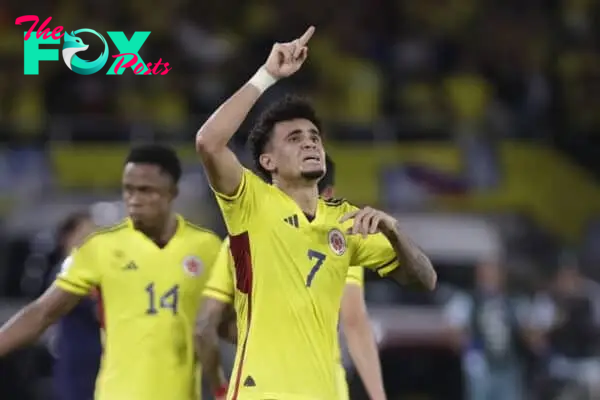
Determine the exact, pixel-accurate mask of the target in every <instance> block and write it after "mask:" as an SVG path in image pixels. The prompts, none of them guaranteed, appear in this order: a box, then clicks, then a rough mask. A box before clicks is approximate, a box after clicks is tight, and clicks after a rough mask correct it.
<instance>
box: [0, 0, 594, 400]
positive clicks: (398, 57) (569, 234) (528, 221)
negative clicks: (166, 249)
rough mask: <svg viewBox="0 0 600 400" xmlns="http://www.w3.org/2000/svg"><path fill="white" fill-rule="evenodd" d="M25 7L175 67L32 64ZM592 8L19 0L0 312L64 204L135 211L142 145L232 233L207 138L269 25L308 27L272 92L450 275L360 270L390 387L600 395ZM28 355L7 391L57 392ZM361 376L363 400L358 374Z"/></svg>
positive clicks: (448, 1) (494, 0) (356, 194)
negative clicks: (139, 34) (315, 124)
mask: <svg viewBox="0 0 600 400" xmlns="http://www.w3.org/2000/svg"><path fill="white" fill-rule="evenodd" d="M26 14H35V15H38V16H39V17H40V19H41V20H44V19H45V18H46V17H47V16H52V17H53V20H52V22H51V23H50V25H49V26H50V27H54V26H57V25H63V26H65V27H66V29H67V30H69V31H70V30H75V29H79V28H92V29H96V30H98V31H99V32H105V31H110V30H122V31H125V32H126V34H128V35H129V34H131V33H133V32H134V31H151V32H152V33H151V35H150V37H149V39H148V40H147V42H146V43H145V45H144V46H143V48H142V51H141V52H140V54H141V55H142V57H143V58H144V60H145V61H146V62H156V61H157V60H158V59H162V60H163V61H167V62H169V63H170V65H171V66H172V68H173V69H172V71H170V72H169V73H168V74H167V75H164V76H152V77H138V76H134V75H133V74H132V73H130V72H129V71H127V72H125V73H124V74H123V75H122V76H105V73H104V72H103V71H104V70H103V71H101V72H99V73H97V74H94V75H90V76H83V75H77V74H75V73H73V72H71V71H69V70H68V69H67V68H65V66H64V65H63V63H62V62H42V63H41V64H40V74H39V75H38V76H33V75H28V76H25V75H24V74H23V31H24V30H26V29H28V26H26V27H17V26H15V25H14V20H15V19H16V18H17V17H18V16H21V15H26ZM599 16H600V3H598V2H596V1H593V0H529V1H516V0H502V1H499V0H479V1H477V0H371V1H369V2H367V1H357V0H355V1H347V2H344V3H343V4H342V3H340V2H336V1H332V0H319V1H317V0H305V1H302V2H291V1H273V0H255V1H252V2H246V3H243V2H239V1H232V0H220V1H208V2H207V1H195V2H194V1H183V0H172V1H161V0H155V1H142V0H128V1H115V0H102V1H95V0H85V1H79V2H77V1H72V0H46V1H37V0H30V1H27V2H19V1H16V0H4V1H3V2H1V3H0V61H1V62H0V141H1V142H2V146H3V147H2V149H1V150H0V187H1V188H2V193H1V195H0V211H1V216H2V230H1V233H0V234H1V237H2V242H3V243H2V247H3V251H2V257H0V259H2V260H1V261H0V262H1V263H2V269H0V271H1V273H0V296H5V297H6V299H7V300H6V301H5V302H2V301H0V304H3V305H2V306H1V307H0V309H3V310H4V309H5V308H6V310H4V311H3V314H0V317H2V318H4V317H5V316H6V314H10V313H11V312H12V311H14V308H13V306H14V305H15V304H17V305H18V304H20V303H19V302H20V301H22V300H23V299H27V298H29V297H32V296H36V295H37V294H38V293H39V290H40V289H41V286H40V285H41V283H40V282H42V281H43V280H44V276H45V274H46V273H47V271H48V270H49V269H50V267H49V266H51V265H52V263H53V262H56V261H57V260H56V254H55V252H54V250H55V243H54V242H53V235H54V231H53V229H54V224H55V223H56V222H57V221H59V220H60V219H61V218H63V217H64V216H65V215H66V214H67V213H68V212H69V211H71V210H73V209H74V208H76V207H80V206H83V205H93V207H92V211H93V213H94V215H95V217H96V219H97V220H98V222H99V223H100V224H105V223H110V222H113V221H114V220H116V219H118V218H119V217H120V216H121V215H122V211H121V209H120V208H119V202H118V198H119V196H118V189H119V180H120V171H121V165H122V164H121V163H122V158H123V155H124V154H125V150H124V149H126V148H127V146H128V145H129V143H131V142H136V141H144V140H160V141H167V142H170V143H172V144H174V145H175V146H177V148H178V149H181V154H182V157H183V158H184V159H185V160H186V175H185V176H184V179H183V182H182V196H181V199H180V208H181V210H182V212H183V213H184V214H185V215H186V216H189V217H190V218H192V219H193V220H196V221H197V222H199V223H201V224H203V225H207V226H209V227H211V228H212V229H215V230H216V231H217V232H219V233H221V234H224V233H225V232H224V229H223V226H222V224H221V221H220V217H219V216H218V211H217V209H216V208H215V206H214V203H213V202H212V198H211V196H210V193H209V191H208V189H207V185H206V182H205V179H204V177H203V174H202V171H201V168H200V167H199V165H198V163H197V161H196V160H195V159H194V155H193V148H192V137H193V136H194V133H195V131H196V129H197V128H198V127H199V125H200V124H201V122H202V121H204V119H205V118H206V116H207V114H208V113H210V112H212V110H214V109H215V108H216V107H217V106H218V105H219V103H220V102H222V101H223V100H224V99H225V98H226V97H227V96H228V95H229V94H230V93H231V92H232V91H233V90H235V89H236V88H237V87H238V86H239V85H240V84H242V83H243V82H244V81H245V80H246V79H248V77H250V76H251V74H252V73H253V72H254V71H255V70H256V68H257V67H258V66H259V65H260V64H261V63H262V62H263V61H264V58H265V56H266V55H267V52H268V49H269V48H270V46H271V44H272V42H273V41H277V40H284V39H286V38H289V37H293V36H294V35H296V34H297V33H298V32H301V31H302V30H303V29H304V28H305V26H306V24H307V23H311V24H315V25H316V26H317V34H316V35H315V37H314V38H313V43H311V48H310V55H309V62H308V64H307V66H306V68H305V69H303V71H302V72H301V73H300V74H298V76H295V77H294V78H292V79H291V80H289V81H285V82H282V83H281V84H279V85H278V86H276V87H275V88H273V89H272V90H270V91H269V92H268V93H267V95H266V96H265V98H264V102H268V101H269V99H272V98H275V97H278V96H281V95H282V94H283V93H285V92H288V91H298V92H300V93H304V94H306V95H308V96H310V97H311V98H312V99H314V101H315V104H316V106H317V109H318V110H319V112H320V113H321V114H322V116H323V119H324V120H326V121H327V126H328V130H327V135H328V140H329V143H328V144H329V146H330V147H329V148H330V149H331V150H330V151H331V154H332V156H333V158H334V159H335V160H336V162H337V164H338V171H339V172H338V173H339V176H338V189H337V191H338V193H340V194H341V195H343V196H344V197H347V198H348V199H350V200H352V201H355V202H357V203H369V204H377V205H380V206H383V207H385V208H386V209H388V210H390V211H394V212H397V213H398V215H400V218H401V220H402V221H404V223H405V225H406V227H407V229H409V231H410V232H411V234H413V235H414V236H415V238H416V240H417V241H418V242H419V244H420V245H421V246H422V247H424V248H425V250H426V251H427V252H428V253H429V254H430V255H431V258H432V259H433V261H434V262H435V264H436V267H437V268H438V271H439V276H440V282H441V285H440V286H441V287H440V289H439V290H438V291H437V292H436V293H435V294H433V295H431V296H430V295H422V294H418V293H412V292H407V291H405V290H402V289H399V288H397V287H395V286H393V285H391V284H389V283H388V282H383V281H371V282H369V285H368V286H367V299H368V301H369V304H370V305H371V310H372V316H373V323H374V326H375V328H376V331H377V332H378V336H379V339H380V346H381V349H382V360H383V367H384V375H385V380H386V386H387V388H388V390H389V393H390V397H389V398H390V399H395V398H402V399H407V398H409V397H407V395H408V393H426V394H427V395H429V396H430V397H431V398H444V399H455V398H456V399H459V398H472V399H474V400H479V399H492V397H489V395H488V394H486V393H487V392H486V390H491V391H492V392H494V393H496V395H497V396H499V397H495V398H496V399H500V400H510V399H517V398H519V397H515V396H518V395H517V394H515V392H511V391H510V390H519V389H522V391H523V392H525V393H526V394H525V395H524V397H521V398H540V399H548V398H556V397H555V396H558V395H559V393H560V395H561V396H564V397H561V398H565V399H579V398H600V392H599V391H598V390H599V389H598V386H599V382H600V358H599V356H600V354H599V353H598V350H599V349H598V345H599V344H600V343H599V341H598V338H599V337H600V336H599V335H598V334H599V333H600V330H599V328H600V288H599V287H598V286H597V284H596V283H595V282H596V281H595V280H594V279H599V278H600V273H599V270H598V265H599V264H598V263H599V262H600V223H599V222H598V220H597V217H598V215H600V186H599V181H598V179H600V150H599V149H600V142H598V140H597V139H596V137H597V136H598V135H597V133H598V130H599V129H600V113H598V109H599V108H600V86H599V83H600V52H599V51H598V39H600V30H599V26H600V24H599V23H598V22H600V21H599V18H598V17H599ZM82 37H84V36H82ZM85 38H86V37H84V39H85ZM111 46H112V44H111ZM96 50H97V52H98V54H99V52H100V50H99V49H96V48H95V47H94V44H91V45H90V50H88V52H89V53H93V54H92V55H90V59H92V58H95V57H96V53H94V52H95V51H96ZM113 50H114V48H111V51H113ZM86 54H87V53H86ZM261 102H262V101H261ZM258 108H259V109H260V107H258ZM244 132H245V130H242V132H241V133H240V135H239V136H238V137H236V141H237V143H236V146H237V148H236V150H238V151H239V153H240V154H241V155H242V157H243V155H244V150H243V144H244V141H245V140H244V139H245V137H244ZM489 293H495V294H496V295H495V296H489V295H488V294H489ZM492 300H493V301H492ZM31 352H32V353H31V354H29V353H26V354H25V355H20V358H19V360H17V361H14V360H13V362H12V364H8V363H7V364H5V365H3V364H0V368H1V369H0V374H1V375H0V376H1V377H2V378H1V379H0V398H3V399H4V398H6V399H17V398H18V399H20V400H25V399H26V398H36V399H42V398H45V397H43V396H42V395H41V394H39V393H38V394H33V392H31V390H32V389H33V388H34V387H35V385H27V384H25V383H24V382H31V381H32V380H33V379H35V380H36V382H37V381H40V382H42V381H43V379H42V378H43V377H44V376H46V375H47V374H48V371H47V370H45V368H43V367H42V366H41V365H43V362H42V361H40V360H44V359H45V358H44V357H45V356H44V353H43V351H42V350H39V351H33V350H31ZM23 360H25V361H23ZM32 360H33V361H32ZM13 364H14V365H13ZM15 365H16V366H15ZM461 366H462V367H461ZM9 374H11V375H10V376H12V378H11V379H5V377H8V376H9ZM40 377H41V378H40ZM353 382H354V381H353ZM478 384H479V385H478ZM482 385H483V387H481V386H482ZM40 387H42V388H43V387H44V386H43V385H41V386H40ZM3 391H4V392H3ZM436 391H437V392H436ZM39 392H44V390H43V389H40V390H39ZM3 393H7V394H6V395H4V394H3ZM352 393H353V398H356V399H360V398H364V391H363V390H362V388H361V387H360V383H359V382H356V384H354V383H353V388H352ZM466 393H469V396H470V397H465V396H467V394H466ZM11 396H12V397H11ZM27 396H33V397H27ZM36 396H37V397H36ZM361 396H362V397H361Z"/></svg>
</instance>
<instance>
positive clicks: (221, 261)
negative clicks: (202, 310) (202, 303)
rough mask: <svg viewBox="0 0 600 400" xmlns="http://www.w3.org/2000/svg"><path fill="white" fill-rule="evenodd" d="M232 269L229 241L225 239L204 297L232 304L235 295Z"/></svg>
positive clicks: (211, 272) (213, 266)
mask: <svg viewBox="0 0 600 400" xmlns="http://www.w3.org/2000/svg"><path fill="white" fill-rule="evenodd" d="M232 267H233V258H232V256H231V252H230V251H229V239H225V240H224V241H223V244H222V245H221V250H220V251H219V254H218V256H217V259H216V260H215V262H214V264H213V265H212V268H211V271H210V276H209V278H208V282H207V283H206V286H205V287H204V292H203V295H204V296H206V297H210V298H213V299H215V300H219V301H221V302H223V303H227V304H231V303H232V302H233V295H234V293H235V288H234V283H233V271H232Z"/></svg>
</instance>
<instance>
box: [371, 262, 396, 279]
mask: <svg viewBox="0 0 600 400" xmlns="http://www.w3.org/2000/svg"><path fill="white" fill-rule="evenodd" d="M399 266H400V263H399V262H398V259H397V258H394V259H393V260H391V261H389V262H387V263H385V264H383V265H381V266H380V267H377V268H375V271H376V272H377V273H378V274H379V276H380V277H382V278H384V277H386V276H388V275H389V274H390V273H391V272H392V271H394V270H395V269H397V268H398V267H399Z"/></svg>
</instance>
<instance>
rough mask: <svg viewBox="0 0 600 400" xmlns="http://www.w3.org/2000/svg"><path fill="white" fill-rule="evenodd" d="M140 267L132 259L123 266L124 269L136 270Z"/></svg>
mask: <svg viewBox="0 0 600 400" xmlns="http://www.w3.org/2000/svg"><path fill="white" fill-rule="evenodd" d="M137 269H138V266H137V265H135V263H134V262H133V261H130V262H129V263H128V264H127V265H126V266H124V267H123V270H124V271H135V270H137Z"/></svg>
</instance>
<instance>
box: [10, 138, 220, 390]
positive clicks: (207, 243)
mask: <svg viewBox="0 0 600 400" xmlns="http://www.w3.org/2000/svg"><path fill="white" fill-rule="evenodd" d="M180 177H181V164H180V162H179V159H178V158H177V155H176V154H175V152H174V151H173V150H171V149H169V148H165V147H162V146H155V145H148V146H142V147H138V148H135V149H133V150H132V151H131V152H130V153H129V155H128V157H127V159H126V162H125V168H124V172H123V200H124V202H125V205H126V207H127V213H128V215H129V217H128V218H126V219H125V220H124V221H123V222H121V223H119V224H117V225H115V226H112V227H110V228H106V229H102V230H99V231H97V232H96V233H94V234H93V235H91V236H90V237H88V238H87V240H86V241H84V243H83V244H81V245H80V246H79V247H78V248H77V249H76V250H75V251H74V252H73V254H72V255H71V257H69V258H68V259H67V260H66V261H65V262H64V264H63V268H62V271H61V272H60V274H59V276H58V277H57V279H56V281H55V283H54V284H53V285H52V286H51V287H50V289H48V290H47V291H46V293H44V294H43V295H42V296H41V297H40V298H39V299H37V300H36V301H34V302H32V303H31V304H29V305H28V306H26V307H25V308H24V309H23V310H21V311H20V312H19V313H18V314H17V315H16V316H15V317H13V318H12V319H11V320H10V321H9V322H8V323H6V324H5V325H4V326H3V327H2V328H0V356H3V355H5V354H6V353H8V352H9V351H12V350H14V349H16V348H17V347H20V346H23V345H25V344H27V343H30V342H32V341H33V340H35V339H36V338H37V337H38V336H39V335H40V334H41V333H42V332H43V331H44V330H45V329H46V328H47V327H48V326H50V325H51V324H52V323H54V322H56V321H57V320H58V319H59V318H60V317H62V316H63V315H65V314H67V313H68V312H69V311H71V310H72V309H73V307H75V306H76V305H77V304H78V303H79V302H80V301H81V299H82V298H84V297H86V296H88V295H89V293H90V292H91V291H92V290H93V289H94V288H95V287H98V288H99V289H100V295H101V299H102V302H103V310H104V321H105V330H106V340H105V347H104V349H105V350H104V354H103V357H102V364H101V368H100V375H99V378H98V381H97V385H96V395H95V398H96V399H97V400H164V399H170V400H171V399H172V400H192V399H193V400H196V399H197V398H198V396H199V393H198V389H199V385H198V382H197V378H198V376H197V370H196V357H195V354H194V345H193V327H194V319H195V316H196V315H197V313H198V307H199V305H200V300H201V296H202V290H203V287H204V282H205V280H206V277H207V275H208V271H207V269H206V267H210V266H211V265H212V264H213V263H214V261H215V258H216V256H217V253H218V251H219V248H220V246H221V240H220V239H219V238H218V237H217V236H215V235H214V234H213V233H212V232H209V231H206V230H204V229H200V228H198V227H196V226H194V225H192V224H190V223H189V222H187V221H186V220H184V219H183V218H182V217H181V216H179V215H177V214H175V213H174V212H173V200H174V199H175V197H176V196H177V194H178V182H179V179H180Z"/></svg>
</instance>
